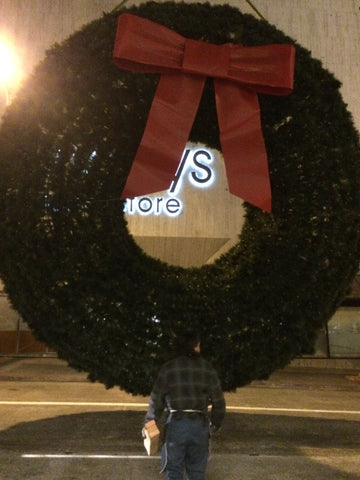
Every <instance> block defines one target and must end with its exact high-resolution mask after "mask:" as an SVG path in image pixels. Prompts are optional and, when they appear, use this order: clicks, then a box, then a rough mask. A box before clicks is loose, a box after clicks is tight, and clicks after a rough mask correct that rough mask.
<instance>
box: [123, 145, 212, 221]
mask: <svg viewBox="0 0 360 480" xmlns="http://www.w3.org/2000/svg"><path fill="white" fill-rule="evenodd" d="M213 160H214V157H213V154H212V153H211V152H210V151H209V150H205V149H203V148H198V149H192V148H186V149H185V150H184V153H183V156H182V158H181V161H180V164H179V166H178V169H177V171H176V174H175V177H174V179H173V180H172V182H171V184H170V186H169V189H168V190H167V191H166V194H165V195H163V196H161V195H159V196H156V194H155V195H151V196H146V197H135V198H128V199H127V200H126V202H125V207H124V213H126V214H127V215H167V216H170V217H176V216H178V215H180V214H181V212H182V211H183V210H184V208H185V206H184V204H183V201H182V200H181V192H182V189H183V185H184V183H185V182H186V180H188V181H189V183H190V184H191V185H192V186H193V187H195V188H209V187H210V186H211V185H212V184H213V183H214V181H215V172H214V170H213V169H212V168H211V166H210V164H211V163H212V162H213Z"/></svg>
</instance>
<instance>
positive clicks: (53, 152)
mask: <svg viewBox="0 0 360 480" xmlns="http://www.w3.org/2000/svg"><path fill="white" fill-rule="evenodd" d="M125 11H126V12H130V13H134V14H137V15H139V16H143V17H146V18H149V19H151V20H153V21H156V22H158V23H161V24H164V25H166V26H168V27H170V28H172V29H174V30H176V31H177V32H179V33H180V34H182V35H184V36H186V37H190V38H193V39H197V40H203V41H209V42H211V43H215V44H222V43H225V42H233V43H241V44H243V45H262V44H269V43H293V44H294V45H295V46H296V70H295V88H294V92H293V94H291V95H290V96H286V97H276V96H267V95H262V96H260V104H261V115H262V126H263V132H264V137H265V143H266V148H267V152H268V157H269V167H270V175H271V184H272V194H273V213H272V214H271V215H270V214H266V213H264V212H262V211H260V210H259V209H257V208H255V207H253V206H251V205H247V206H246V209H247V218H246V222H245V226H244V228H243V231H242V232H241V236H240V237H239V242H238V244H237V245H236V246H235V247H234V248H232V249H231V250H230V251H229V252H227V253H226V254H225V255H223V256H222V257H221V258H220V259H219V260H218V261H217V262H216V263H215V264H213V265H205V266H203V267H201V268H193V269H183V268H180V267H174V266H170V265H167V264H165V263H163V262H161V261H158V260H155V259H154V258H151V257H149V256H148V255H146V254H145V253H144V252H143V251H142V250H141V249H140V248H139V247H138V246H137V245H136V243H135V242H134V240H133V238H132V237H131V235H130V234H129V232H128V230H127V227H126V221H125V219H124V216H123V204H122V201H120V199H119V198H120V193H121V190H122V188H123V186H124V183H125V180H126V176H127V174H128V171H129V168H130V165H131V162H132V160H133V158H134V155H135V152H136V149H137V147H138V145H139V142H140V138H141V136H142V132H143V129H144V126H145V123H146V119H147V115H148V111H149V108H150V104H151V101H152V99H153V96H154V92H155V87H156V84H157V81H158V76H157V75H148V74H135V73H131V72H127V71H122V70H120V69H119V68H117V67H115V66H114V65H113V63H112V50H113V44H114V38H115V31H116V24H117V18H118V15H119V12H115V13H111V14H106V15H104V16H103V17H102V18H100V19H98V20H96V21H94V22H92V23H91V24H89V25H87V26H85V27H84V28H83V29H82V30H81V31H79V32H77V33H75V34H74V35H72V36H71V37H70V38H69V39H67V40H66V41H65V42H64V43H62V44H61V45H55V46H54V47H52V48H51V49H50V50H49V51H48V52H47V55H46V57H45V59H44V61H43V62H42V63H41V64H40V65H39V66H38V67H37V68H36V70H35V72H34V74H33V75H32V77H31V78H30V79H29V80H28V81H27V82H26V84H25V85H24V87H23V89H22V91H21V92H20V93H19V94H18V96H17V98H16V99H15V100H14V102H13V103H12V105H11V107H9V108H8V110H7V112H6V114H5V116H4V118H3V124H2V128H1V132H0V275H1V278H2V279H3V281H4V283H5V286H6V292H7V293H8V296H9V298H10V300H11V302H12V305H13V306H14V308H15V309H16V310H17V311H18V312H19V314H20V315H21V316H22V318H23V319H24V321H26V322H27V323H28V324H29V326H30V327H31V329H32V330H33V331H34V332H35V334H36V335H37V337H38V338H39V339H40V340H41V341H43V342H45V343H46V344H47V345H48V346H49V347H51V348H53V349H55V350H56V351H57V352H58V355H59V357H60V358H63V359H66V360H67V361H68V363H69V364H70V365H71V366H72V367H75V368H77V369H80V370H84V371H87V372H88V373H89V378H90V379H92V380H94V381H100V382H102V383H104V384H105V385H106V386H107V387H112V386H114V385H118V386H120V387H121V388H123V389H125V390H127V391H128V392H132V393H140V394H148V393H149V391H150V389H151V386H152V384H153V380H154V377H155V374H156V372H157V370H158V368H159V366H160V364H161V363H162V362H163V361H164V360H165V359H166V358H167V356H168V347H169V342H171V339H172V336H173V334H174V332H176V331H177V329H178V328H180V327H190V326H191V327H198V328H199V330H200V332H201V333H202V336H203V342H202V343H203V353H204V355H205V356H206V357H207V358H209V360H211V361H212V363H213V364H214V366H215V367H216V368H217V370H218V371H219V374H220V377H221V379H222V382H223V387H224V389H225V390H232V389H235V388H236V387H239V386H241V385H244V384H246V383H248V382H250V381H252V380H254V379H264V378H267V377H268V375H269V374H270V373H271V372H272V371H274V370H275V369H277V368H279V367H283V366H285V365H286V364H288V362H289V361H290V360H291V359H293V358H294V357H295V356H297V355H299V354H302V353H304V352H310V351H311V350H312V348H313V344H314V340H315V338H316V335H317V332H318V330H319V329H320V328H321V327H322V326H323V325H324V323H325V322H326V321H327V320H328V319H329V318H330V316H331V315H332V314H333V313H334V311H335V310H336V309H337V307H338V306H339V305H340V303H341V302H342V300H343V298H344V295H345V294H346V292H347V289H348V287H349V285H350V282H351V280H352V278H353V277H354V274H355V272H356V269H357V265H358V251H359V211H360V203H359V178H360V175H359V165H360V153H359V152H360V150H359V137H358V134H357V132H356V130H355V128H354V125H353V123H352V119H351V116H350V114H349V112H348V111H347V108H346V105H345V104H344V102H343V100H342V98H341V95H340V93H339V87H340V84H339V81H338V80H336V79H335V78H334V77H333V75H332V74H331V73H329V72H328V71H326V70H325V69H324V68H323V67H322V65H321V63H320V62H319V61H318V60H316V59H313V58H312V57H311V55H310V53H309V52H308V51H307V50H305V49H304V48H303V47H301V46H300V45H298V44H296V42H295V41H294V40H292V39H291V38H288V37H287V36H286V35H285V34H284V33H282V32H281V31H279V30H277V29H276V28H275V27H274V26H272V25H270V24H269V23H267V22H265V21H262V20H257V19H255V18H254V17H253V16H251V15H244V14H242V13H241V12H240V11H239V10H237V9H235V8H232V7H230V6H227V5H213V6H210V5H209V4H207V3H201V4H200V3H198V4H192V3H190V4H185V3H173V2H168V3H160V4H159V3H155V2H150V3H144V4H142V5H140V6H138V7H131V8H126V9H123V10H122V11H121V12H125ZM218 133H219V132H218V125H217V118H216V112H215V102H214V93H213V90H212V84H211V82H208V84H207V85H206V89H205V92H204V94H203V97H202V101H201V105H200V108H199V111H198V114H197V117H196V120H195V124H194V126H193V129H192V132H191V140H192V141H195V142H202V143H204V144H206V145H208V146H209V147H213V148H217V149H220V145H219V143H218V138H219V135H218Z"/></svg>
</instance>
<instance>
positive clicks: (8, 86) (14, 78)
mask: <svg viewBox="0 0 360 480" xmlns="http://www.w3.org/2000/svg"><path fill="white" fill-rule="evenodd" d="M20 80H21V71H20V66H19V61H18V58H17V56H16V54H15V51H14V49H13V48H12V47H11V45H10V43H9V42H7V41H6V40H4V39H1V38H0V88H4V89H5V95H6V103H9V102H10V96H11V95H12V93H13V92H14V90H15V89H16V88H17V87H18V86H19V83H20Z"/></svg>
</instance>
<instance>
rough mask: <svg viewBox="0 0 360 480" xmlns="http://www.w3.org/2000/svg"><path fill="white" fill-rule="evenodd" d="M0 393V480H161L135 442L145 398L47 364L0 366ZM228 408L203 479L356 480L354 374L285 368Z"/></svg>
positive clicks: (359, 469) (359, 479)
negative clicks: (106, 387)
mask: <svg viewBox="0 0 360 480" xmlns="http://www.w3.org/2000/svg"><path fill="white" fill-rule="evenodd" d="M0 392H1V393H0V450H1V460H0V480H23V479H27V480H142V479H146V480H153V479H154V480H155V479H159V478H163V476H161V475H160V474H159V459H158V458H156V457H147V456H146V455H145V453H144V449H143V446H142V442H141V436H140V426H141V424H142V421H143V418H144V411H145V409H146V402H147V400H148V399H146V398H143V397H132V396H130V395H126V394H125V393H124V392H121V391H120V390H119V389H111V390H106V389H105V388H104V387H103V386H102V385H100V384H93V383H91V382H88V381H87V379H86V373H79V372H76V371H74V370H72V369H70V368H69V367H68V366H67V365H66V363H65V362H62V361H60V360H58V359H57V358H54V357H41V358H1V359H0ZM139 402H141V403H139ZM227 404H228V407H229V409H228V412H227V415H226V418H225V422H224V425H223V429H222V432H221V433H220V434H219V435H218V436H216V437H214V438H213V441H212V454H211V460H210V462H209V467H208V473H207V476H206V480H223V479H226V480H360V448H359V443H360V407H359V405H360V381H359V377H358V372H357V371H352V370H341V371H339V370H337V371H330V370H326V369H309V368H294V367H288V368H286V369H284V370H281V371H278V372H275V373H274V374H273V375H272V376H271V377H270V379H269V380H267V381H266V382H262V381H261V382H260V381H257V382H253V383H252V384H251V385H249V386H248V387H244V388H241V389H239V390H238V391H237V392H236V393H231V394H227Z"/></svg>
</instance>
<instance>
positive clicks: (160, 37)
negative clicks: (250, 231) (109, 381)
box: [114, 13, 295, 212]
mask: <svg viewBox="0 0 360 480" xmlns="http://www.w3.org/2000/svg"><path fill="white" fill-rule="evenodd" d="M294 59H295V49H294V47H293V46H292V45H264V46H255V47H243V46H242V45H238V44H237V45H234V44H230V43H226V44H224V45H213V44H210V43H206V42H199V41H197V40H190V39H187V38H184V37H183V36H181V35H179V34H178V33H176V32H174V31H172V30H170V29H168V28H167V27H164V26H163V25H159V24H157V23H154V22H152V21H150V20H148V19H145V18H141V17H137V16H135V15H131V14H127V13H125V14H122V15H121V16H120V17H119V20H118V27H117V32H116V40H115V46H114V63H115V64H116V65H117V66H118V67H120V68H122V69H127V70H131V71H133V72H141V73H160V74H161V76H160V80H159V83H158V86H157V90H156V94H155V97H154V99H153V102H152V105H151V109H150V113H149V117H148V119H147V123H146V126H145V131H144V134H143V137H142V140H141V143H140V146H139V148H138V151H137V153H136V156H135V159H134V161H133V164H132V167H131V170H130V173H129V176H128V178H127V181H126V184H125V187H124V190H123V192H122V195H121V198H132V197H135V196H140V195H145V194H150V193H154V192H159V191H162V190H166V189H167V188H168V187H169V185H170V183H171V181H172V179H173V177H174V175H175V173H176V170H177V167H178V164H179V161H180V158H181V155H182V152H183V150H184V148H185V145H186V142H187V141H188V138H189V134H190V131H191V128H192V125H193V123H194V119H195V116H196V112H197V109H198V106H199V103H200V99H201V95H202V91H203V88H204V84H205V80H206V77H211V78H213V79H214V87H215V97H216V109H217V115H218V122H219V129H220V143H221V149H222V153H223V157H224V162H225V169H226V174H227V179H228V184H229V190H230V192H231V193H232V194H234V195H237V196H239V197H240V198H242V199H244V200H246V201H247V202H250V203H252V204H253V205H256V206H257V207H259V208H261V209H263V210H265V211H268V212H270V211H271V187H270V178H269V170H268V162H267V155H266V149H265V143H264V139H263V134H262V130H261V119H260V107H259V102H258V98H257V93H265V94H271V95H288V94H289V93H291V91H292V88H293V75H294Z"/></svg>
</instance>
